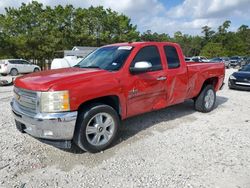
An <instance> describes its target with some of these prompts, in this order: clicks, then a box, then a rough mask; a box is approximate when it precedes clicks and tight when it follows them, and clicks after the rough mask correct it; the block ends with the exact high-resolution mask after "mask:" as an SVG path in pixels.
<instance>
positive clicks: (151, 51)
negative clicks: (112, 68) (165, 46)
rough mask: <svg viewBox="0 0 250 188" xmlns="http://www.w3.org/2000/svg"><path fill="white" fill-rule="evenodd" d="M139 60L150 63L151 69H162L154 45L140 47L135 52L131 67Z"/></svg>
mask: <svg viewBox="0 0 250 188" xmlns="http://www.w3.org/2000/svg"><path fill="white" fill-rule="evenodd" d="M139 61H147V62H150V63H151V64H152V71H157V70H162V64H161V58H160V54H159V51H158V49H157V47H156V46H146V47H144V48H142V49H140V51H139V52H138V53H137V54H136V56H135V58H134V60H133V62H132V64H131V67H133V66H134V65H135V63H136V62H139Z"/></svg>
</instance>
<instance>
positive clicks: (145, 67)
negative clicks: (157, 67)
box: [129, 61, 152, 74]
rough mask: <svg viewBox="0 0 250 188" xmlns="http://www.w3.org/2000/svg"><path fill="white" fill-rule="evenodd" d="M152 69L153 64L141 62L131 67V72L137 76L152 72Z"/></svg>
mask: <svg viewBox="0 0 250 188" xmlns="http://www.w3.org/2000/svg"><path fill="white" fill-rule="evenodd" d="M151 68H152V64H151V63H150V62H147V61H139V62H136V63H135V65H134V67H130V69H129V70H130V72H131V73H132V74H136V73H143V72H147V71H149V70H151Z"/></svg>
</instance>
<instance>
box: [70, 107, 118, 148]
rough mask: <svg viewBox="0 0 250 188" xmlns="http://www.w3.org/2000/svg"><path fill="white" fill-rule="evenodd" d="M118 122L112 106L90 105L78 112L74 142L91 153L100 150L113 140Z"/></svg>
mask: <svg viewBox="0 0 250 188" xmlns="http://www.w3.org/2000/svg"><path fill="white" fill-rule="evenodd" d="M119 124H120V120H119V117H118V114H117V112H116V111H115V110H114V109H113V108H112V107H110V106H108V105H104V104H94V105H91V106H89V107H88V108H86V109H85V110H81V111H80V112H79V114H78V119H77V123H76V130H75V135H74V142H75V144H76V145H77V146H78V147H80V148H81V149H82V150H85V151H88V152H91V153H95V152H99V151H102V150H104V149H106V148H107V147H108V146H110V144H111V143H112V142H113V141H114V140H115V138H116V136H117V132H118V127H119Z"/></svg>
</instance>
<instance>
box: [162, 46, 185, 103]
mask: <svg viewBox="0 0 250 188" xmlns="http://www.w3.org/2000/svg"><path fill="white" fill-rule="evenodd" d="M163 48H164V53H165V58H166V59H165V60H166V61H165V62H166V63H167V70H166V71H167V85H166V87H167V92H166V95H167V96H166V98H167V104H168V105H173V104H177V103H180V102H183V101H184V100H185V98H186V94H187V84H188V74H187V66H186V62H185V61H184V57H180V55H179V54H182V51H181V50H180V48H177V47H176V46H174V45H170V44H169V45H165V46H164V47H163Z"/></svg>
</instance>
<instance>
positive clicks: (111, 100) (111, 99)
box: [77, 95, 122, 119]
mask: <svg viewBox="0 0 250 188" xmlns="http://www.w3.org/2000/svg"><path fill="white" fill-rule="evenodd" d="M98 103H102V104H106V105H109V106H111V107H112V108H114V109H115V111H116V112H117V114H118V115H119V118H120V119H121V118H122V108H121V103H120V99H119V97H118V96H116V95H107V96H102V97H98V98H94V99H90V100H87V101H84V102H83V103H82V104H80V105H79V107H78V109H77V110H78V111H80V110H82V109H84V108H86V107H88V106H90V105H92V104H98Z"/></svg>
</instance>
